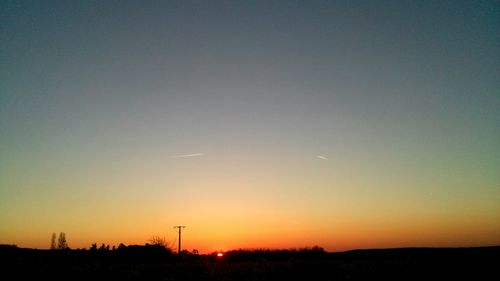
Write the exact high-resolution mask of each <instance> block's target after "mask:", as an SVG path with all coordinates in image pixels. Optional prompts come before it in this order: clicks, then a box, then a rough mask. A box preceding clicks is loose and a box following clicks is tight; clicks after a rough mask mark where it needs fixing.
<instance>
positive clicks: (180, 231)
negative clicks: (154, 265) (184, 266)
mask: <svg viewBox="0 0 500 281" xmlns="http://www.w3.org/2000/svg"><path fill="white" fill-rule="evenodd" d="M174 228H177V229H179V230H178V231H179V250H178V253H179V255H180V254H181V249H182V248H181V233H182V229H183V228H186V226H185V225H176V226H174Z"/></svg>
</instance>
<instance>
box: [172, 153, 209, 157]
mask: <svg viewBox="0 0 500 281" xmlns="http://www.w3.org/2000/svg"><path fill="white" fill-rule="evenodd" d="M202 155H203V153H192V154H181V155H174V156H172V158H186V157H197V156H202Z"/></svg>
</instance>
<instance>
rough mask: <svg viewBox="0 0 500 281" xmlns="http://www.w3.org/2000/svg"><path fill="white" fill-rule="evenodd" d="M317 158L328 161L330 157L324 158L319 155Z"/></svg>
mask: <svg viewBox="0 0 500 281" xmlns="http://www.w3.org/2000/svg"><path fill="white" fill-rule="evenodd" d="M316 157H318V158H319V159H321V160H328V157H326V156H323V155H318V156H316Z"/></svg>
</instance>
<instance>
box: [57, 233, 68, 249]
mask: <svg viewBox="0 0 500 281" xmlns="http://www.w3.org/2000/svg"><path fill="white" fill-rule="evenodd" d="M67 248H68V242H66V234H65V233H64V232H61V233H59V239H58V240H57V249H59V250H65V249H67Z"/></svg>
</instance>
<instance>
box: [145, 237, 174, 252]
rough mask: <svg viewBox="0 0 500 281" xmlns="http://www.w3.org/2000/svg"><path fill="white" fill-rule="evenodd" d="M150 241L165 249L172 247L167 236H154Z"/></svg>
mask: <svg viewBox="0 0 500 281" xmlns="http://www.w3.org/2000/svg"><path fill="white" fill-rule="evenodd" d="M149 243H151V245H154V246H159V247H162V248H165V249H170V247H169V244H168V242H167V240H165V238H161V237H160V236H152V237H151V238H150V239H149Z"/></svg>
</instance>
